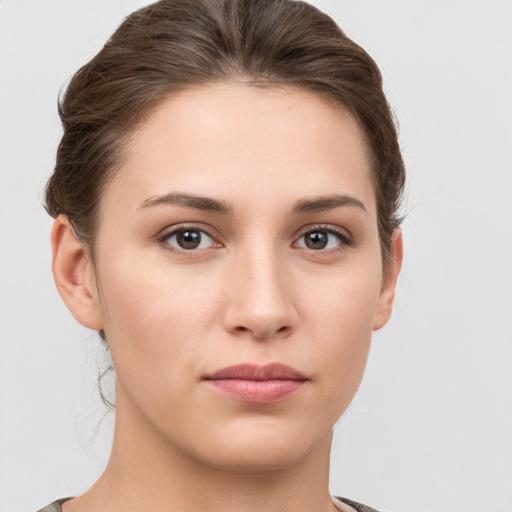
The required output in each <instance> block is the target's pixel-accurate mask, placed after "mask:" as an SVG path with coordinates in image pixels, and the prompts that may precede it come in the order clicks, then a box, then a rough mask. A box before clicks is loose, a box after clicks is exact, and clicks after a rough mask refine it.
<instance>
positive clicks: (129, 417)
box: [64, 403, 333, 512]
mask: <svg viewBox="0 0 512 512" xmlns="http://www.w3.org/2000/svg"><path fill="white" fill-rule="evenodd" d="M330 448H331V432H328V433H327V434H326V436H325V438H324V439H323V440H321V441H320V442H319V443H318V445H317V446H316V447H315V448H314V449H313V450H312V451H311V452H310V453H308V454H307V455H306V456H305V457H302V458H301V459H300V460H296V461H294V463H291V464H286V465H284V466H283V467H274V468H264V469H262V468H254V469H252V468H243V469H240V470H238V469H232V468H231V469H225V468H218V467H214V466H212V465H211V464H207V463H205V462H204V461H201V460H198V459H197V458H193V457H190V456H189V455H188V454H186V453H183V452H182V451H181V450H180V449H179V447H176V446H173V445H172V444H171V443H170V442H169V440H168V439H166V438H164V437H163V436H162V435H161V434H160V433H158V432H155V430H154V429H152V428H151V426H149V425H148V424H147V422H145V420H144V419H143V418H140V417H134V415H133V414H132V412H131V411H130V410H129V408H124V407H120V406H119V403H118V410H117V415H116V427H115V433H114V443H113V449H112V453H111V457H110V460H109V463H108V465H107V468H106V470H105V472H104V473H103V475H102V476H101V477H100V479H99V480H98V481H97V482H96V484H95V485H94V486H93V487H92V488H91V489H90V490H89V491H88V492H87V493H85V494H84V495H82V496H79V497H78V498H75V499H74V500H71V501H70V502H68V503H66V505H65V506H64V511H65V512H80V511H84V510H87V511H88V512H95V511H99V510H101V511H103V512H114V511H118V510H123V511H125V512H132V511H135V510H152V511H154V512H163V511H166V512H168V511H180V512H197V511H198V510H201V511H202V512H235V511H236V512H256V511H258V512H259V511H260V510H261V508H262V504H264V508H265V511H266V512H310V511H311V512H313V511H314V512H319V511H323V512H328V511H329V512H332V510H333V507H332V503H331V498H330V494H329V489H328V482H329V457H330Z"/></svg>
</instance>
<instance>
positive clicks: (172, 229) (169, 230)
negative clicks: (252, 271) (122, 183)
mask: <svg viewBox="0 0 512 512" xmlns="http://www.w3.org/2000/svg"><path fill="white" fill-rule="evenodd" d="M184 229H197V230H198V231H202V232H204V233H205V234H206V235H208V236H209V237H210V238H212V239H213V240H214V241H215V242H217V243H221V244H223V245H224V241H223V240H222V239H223V237H222V236H221V235H220V233H219V232H218V231H217V230H216V229H214V228H213V227H212V226H210V225H208V224H204V223H202V222H194V221H191V222H183V223H178V224H174V225H171V226H167V227H166V228H164V229H162V230H161V231H160V232H159V233H158V234H157V235H156V237H155V238H157V239H158V240H163V239H166V238H169V237H171V236H172V235H173V234H175V233H176V232H179V231H181V230H184ZM315 230H319V231H320V230H324V231H328V232H331V233H333V234H336V235H339V236H340V237H342V238H345V239H346V240H347V241H349V242H353V236H352V234H351V233H350V231H348V230H347V229H345V228H343V227H341V226H337V225H334V224H322V223H317V224H311V225H308V226H303V227H302V228H300V229H298V230H297V231H296V232H295V233H294V234H293V235H292V239H293V242H292V243H296V242H297V240H299V239H300V238H302V237H303V236H304V235H306V234H307V233H310V232H312V231H315Z"/></svg>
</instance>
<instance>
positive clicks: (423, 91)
mask: <svg viewBox="0 0 512 512" xmlns="http://www.w3.org/2000/svg"><path fill="white" fill-rule="evenodd" d="M146 3H148V2H145V1H142V0H139V1H137V0H73V1H72V2H71V1H69V0H45V1H40V0H0V116H1V123H0V159H1V160H0V165H1V178H2V179H1V182H0V208H1V211H0V230H1V231H0V340H1V345H0V347H1V353H0V410H1V415H0V511H1V512H24V511H27V512H29V511H34V510H37V509H38V508H39V507H42V506H43V505H46V504H47V503H49V502H50V501H52V500H53V499H55V498H57V497H63V496H68V495H73V494H76V493H79V492H83V491H84V490H85V489H86V488H87V487H88V486H89V485H90V484H91V483H92V481H93V480H94V479H95V478H96V477H97V476H98V475H99V473H100V472H101V470H102V467H103V465H104V463H105V461H106V458H107V456H108V446H109V438H110V429H111V425H112V415H110V416H107V417H106V418H104V420H103V421H101V419H102V416H103V414H104V408H103V406H102V405H101V403H100V402H99V400H98V397H97V392H96V383H95V379H96V375H97V371H98V370H97V368H98V364H100V363H101V359H102V353H101V350H97V347H99V343H98V341H97V336H96V335H95V334H94V333H91V332H89V331H87V330H86V329H85V328H82V327H81V326H79V325H78V324H76V322H75V321H74V320H73V319H72V317H71V315H70V314H69V313H68V312H67V310H66V309H65V307H64V305H63V304H62V303H61V300H60V298H59V296H58V294H57V292H56V290H55V288H54V285H53V281H52V276H51V272H50V246H49V240H48V237H49V231H50V225H51V221H50V218H49V217H48V216H47V215H46V213H45V212H44V211H43V208H42V206H41V204H40V198H41V196H42V190H43V187H44V183H45V181H46V179H47V177H48V176H49V174H50V173H51V171H52V167H53V164H54V155H55V150H56V146H57V144H58V141H59V138H60V125H59V121H58V117H57V111H56V98H57V93H58V91H59V89H60V88H61V86H62V85H63V84H64V83H66V81H67V80H68V79H69V78H70V76H71V75H72V73H73V72H74V71H76V69H77V68H78V67H79V66H80V65H81V64H83V63H85V62H86V61H87V60H88V59H90V58H91V57H92V56H93V55H94V54H95V53H96V52H97V51H98V50H99V48H100V46H101V45H102V44H103V43H104V42H105V40H106V38H107V37H108V35H110V33H111V32H112V31H113V30H114V29H115V28H116V27H117V25H118V24H119V23H120V21H121V20H122V18H123V17H124V16H125V15H127V14H128V13H129V12H131V11H132V10H134V9H135V8H137V7H140V6H142V5H145V4H146ZM314 3H315V4H316V5H318V6H319V7H321V8H323V9H324V10H326V11H327V12H329V13H330V14H331V15H332V16H333V17H334V18H335V19H336V20H337V21H338V23H339V24H340V26H341V27H342V28H343V29H344V30H345V31H346V32H347V34H348V35H349V36H351V37H352V38H353V39H355V40H356V41H357V42H358V43H359V44H361V45H362V46H363V47H364V48H365V49H366V50H367V51H368V52H369V53H370V54H371V55H372V56H373V57H374V58H375V59H376V61H377V63H378V64H379V66H380V67H381V69H382V72H383V76H384V82H385V89H386V91H387V94H388V99H389V101H390V102H391V104H392V106H393V108H394V110H395V112H396V114H397V117H398V119H399V122H400V138H401V144H402V148H403V152H404V157H405V161H406V164H407V168H408V173H409V182H408V201H407V203H406V209H407V211H408V212H409V213H408V217H407V220H406V222H405V224H404V239H405V265H404V269H403V273H402V276H401V279H400V282H399V289H398V295H397V302H396V309H395V314H394V317H393V319H392V321H391V322H390V324H389V325H388V326H387V327H386V328H385V329H384V330H383V331H382V332H379V333H377V334H376V336H375V337H374V342H373V347H372V353H371V356H370V360H369V363H368V369H367V374H366V376H365V379H364V381H363V384H362V386H361V388H360V390H359V392H358V395H357V396H356V399H355V401H354V402H353V404H352V405H351V407H350V408H349V410H348V411H347V413H346V414H345V415H344V417H343V419H342V420H341V421H340V422H339V424H338V426H337V428H336V431H335V442H334V452H333V457H332V478H331V490H332V492H333V493H336V494H341V495H344V496H348V497H352V498H353V499H358V500H361V501H363V502H367V503H369V504H371V505H373V506H376V507H379V508H381V509H385V510H390V511H393V512H443V511H447V512H448V511H450V512H458V511H460V512H483V511H485V512H510V511H512V334H511V333H512V206H511V197H512V170H511V165H512V154H511V153H512V150H511V148H512V128H511V118H512V99H511V95H512V92H511V91H512V72H511V65H512V2H511V1H510V0H431V1H428V2H427V1H421V2H420V1H415V2H413V1H409V0H385V1H384V0H357V1H356V0H351V1H349V0H346V1H345V0H323V1H320V0H318V1H316V2H314Z"/></svg>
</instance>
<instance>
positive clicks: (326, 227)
mask: <svg viewBox="0 0 512 512" xmlns="http://www.w3.org/2000/svg"><path fill="white" fill-rule="evenodd" d="M315 230H317V231H329V232H331V233H335V234H337V235H340V236H344V237H345V238H347V239H349V240H352V238H353V237H352V234H351V233H350V231H348V230H347V229H345V228H342V227H341V226H336V225H334V224H313V225H310V226H306V227H303V228H301V229H299V230H298V231H297V232H296V234H295V235H294V239H295V240H297V239H299V238H301V237H303V236H304V235H307V234H308V233H311V232H312V231H315Z"/></svg>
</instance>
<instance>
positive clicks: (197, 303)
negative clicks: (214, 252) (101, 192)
mask: <svg viewBox="0 0 512 512" xmlns="http://www.w3.org/2000/svg"><path fill="white" fill-rule="evenodd" d="M133 262H137V264H134V263H133ZM100 270H101V272H100V275H101V276H102V278H101V281H100V294H101V302H102V312H103V318H104V324H105V333H106V335H107V340H108V343H109V347H110V350H111V353H112V359H113V361H114V365H115V366H116V372H117V374H118V377H119V378H120V379H123V374H124V373H125V372H126V373H130V374H131V375H138V376H139V378H141V380H145V378H144V376H143V374H147V382H148V383H150V382H151V381H154V380H155V379H158V378H159V377H158V376H160V378H172V377H173V369H176V368H183V369H187V370H190V368H191V367H192V366H193V365H194V364H197V363H198V361H197V354H198V353H199V354H201V351H200V350H198V348H199V349H200V346H201V345H203V344H204V340H205V338H206V337H208V336H209V335H210V336H211V332H212V330H213V329H214V323H215V319H216V315H215V311H214V310H215V300H213V298H212V293H213V290H212V287H205V286H204V282H202V280H198V279H197V277H196V278H195V279H194V274H193V273H192V272H191V271H190V270H189V269H184V268H182V267H178V268H173V267H171V266H170V265H166V266H164V267H162V266H161V265H155V264H147V263H141V259H140V258H135V257H132V258H130V257H129V255H128V254H126V255H125V256H123V257H118V258H116V259H115V261H114V262H112V263H111V262H109V261H108V260H107V259H105V264H104V265H103V266H102V267H101V269H100ZM193 354H195V356H196V357H195V358H193V357H192V356H193ZM169 362H174V363H175V364H172V365H169ZM199 362H200V361H199ZM160 384H162V383H160Z"/></svg>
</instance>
